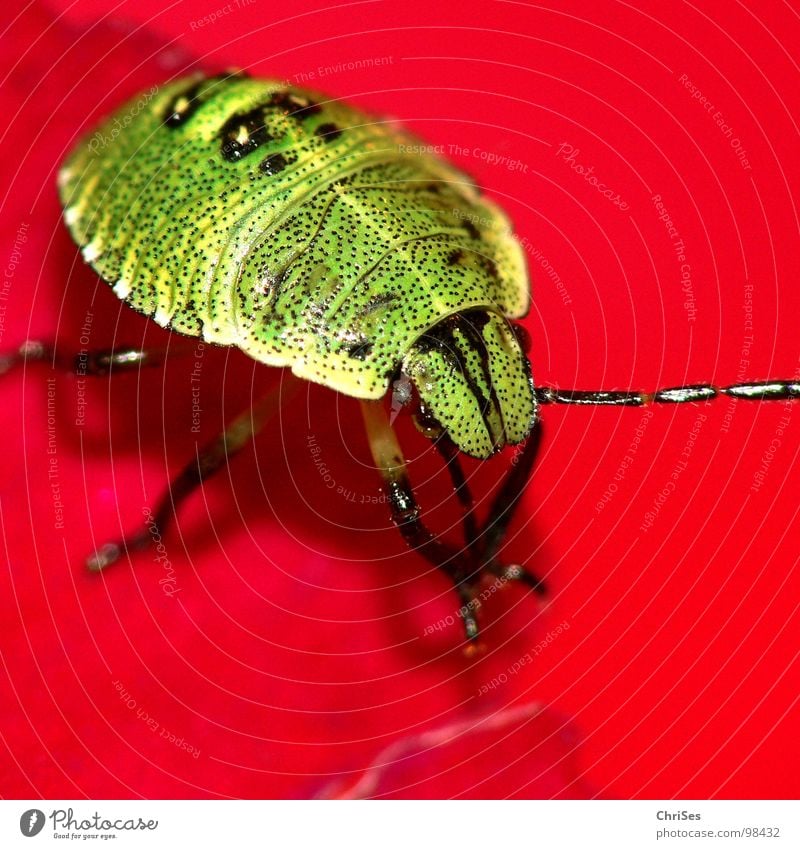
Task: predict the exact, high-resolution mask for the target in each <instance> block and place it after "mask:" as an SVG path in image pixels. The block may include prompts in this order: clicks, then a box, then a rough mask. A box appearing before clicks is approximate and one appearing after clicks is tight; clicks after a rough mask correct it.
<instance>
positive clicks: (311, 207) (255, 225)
mask: <svg viewBox="0 0 800 849" xmlns="http://www.w3.org/2000/svg"><path fill="white" fill-rule="evenodd" d="M141 103H142V100H140V99H139V98H134V99H133V100H132V101H131V102H130V103H128V104H126V105H124V106H123V107H122V108H121V109H119V110H118V112H117V113H115V115H112V116H111V117H110V118H109V119H108V121H107V122H105V123H104V124H102V125H101V126H100V127H99V128H98V130H97V133H95V134H93V135H91V136H87V137H86V138H84V139H83V140H81V142H79V143H78V145H77V146H76V147H75V149H74V150H73V151H72V152H71V153H70V155H69V157H68V159H67V160H66V162H65V163H64V165H63V167H62V170H61V172H60V175H59V187H60V193H61V199H62V202H63V204H64V207H65V220H66V222H67V225H68V227H69V229H70V231H71V233H72V235H73V237H74V238H75V240H76V242H77V243H78V244H79V245H80V246H81V248H82V250H83V256H84V258H85V260H86V261H87V262H88V263H89V264H90V265H91V266H92V268H94V269H95V270H96V271H97V273H98V274H99V275H100V276H101V277H103V278H104V279H105V280H107V281H108V282H109V283H110V284H111V285H112V286H113V288H114V291H115V292H116V294H117V295H118V296H119V297H120V298H122V299H123V300H124V301H125V302H126V303H128V304H129V305H130V306H131V307H133V308H134V309H136V310H138V311H140V312H142V313H144V314H145V315H148V316H151V317H152V318H154V319H155V321H156V322H158V323H159V324H160V325H161V326H162V327H167V328H169V329H171V330H174V331H176V332H178V333H184V334H187V335H190V336H200V337H202V338H203V339H205V340H206V341H208V342H212V343H216V344H221V345H234V346H236V347H238V348H240V349H242V350H243V351H245V352H246V353H247V354H249V355H250V356H251V357H253V358H254V359H256V360H259V361H261V362H264V363H268V364H271V365H280V366H289V367H291V369H292V371H293V372H294V373H295V374H297V375H299V376H300V377H303V378H306V379H308V380H313V381H316V382H318V383H323V384H325V385H327V386H330V387H331V388H333V389H336V390H338V391H340V392H343V393H346V394H348V395H352V396H355V397H358V398H372V399H375V398H380V397H382V396H383V395H384V394H385V393H386V391H387V388H388V387H389V384H390V381H391V380H392V379H393V378H394V377H395V376H397V374H398V372H399V371H400V370H401V369H402V370H404V371H405V372H406V373H408V374H409V376H410V377H411V378H412V379H413V380H414V382H415V384H416V385H417V388H418V390H419V394H420V397H421V399H422V400H423V402H424V404H425V406H426V408H427V409H428V411H429V412H430V413H431V414H433V415H434V416H435V417H436V418H437V419H438V421H439V422H440V423H441V424H442V425H443V426H444V427H446V428H447V429H448V430H449V431H450V432H451V435H452V436H453V438H454V440H455V441H456V443H457V444H458V445H459V447H460V448H461V449H462V450H464V451H466V452H467V453H470V454H473V455H475V456H481V457H483V456H488V455H489V454H490V453H491V452H492V450H494V449H496V448H497V447H500V446H501V445H502V444H504V442H505V441H509V442H516V441H519V440H520V439H523V438H524V437H525V435H526V434H527V433H528V431H529V429H530V427H531V424H532V422H533V419H534V417H535V414H536V410H535V403H534V399H533V392H532V388H531V381H530V374H529V368H528V364H527V360H526V359H525V356H524V354H523V353H522V351H521V350H520V348H519V345H518V344H517V341H516V338H515V337H514V335H513V333H512V332H511V330H510V329H509V326H508V324H507V322H506V321H505V319H504V318H503V317H504V316H505V317H509V318H513V317H519V316H521V315H523V314H524V313H525V312H526V310H527V308H528V297H529V296H528V282H527V275H526V271H525V263H524V259H523V256H522V252H521V250H520V247H519V244H518V243H517V241H516V240H515V239H514V238H513V236H512V234H511V231H510V227H509V223H508V220H507V218H506V217H505V215H504V214H503V213H502V212H501V211H500V210H499V209H498V207H497V206H495V205H494V204H493V203H491V202H490V201H488V200H486V199H485V198H482V197H481V196H480V194H479V192H478V191H477V189H476V188H475V187H474V185H473V184H472V182H471V181H470V179H469V178H468V177H467V176H466V175H464V174H463V173H461V172H460V171H458V170H456V169H455V168H453V167H452V166H451V165H449V164H448V163H447V162H444V161H442V160H441V159H438V158H436V157H433V156H430V155H427V154H425V153H420V152H419V141H418V140H417V139H415V138H413V137H411V136H408V135H406V134H405V133H403V132H400V131H398V130H397V128H396V127H395V126H394V125H392V124H390V123H386V122H382V121H380V120H377V119H374V118H372V117H370V116H368V115H366V114H365V113H363V112H361V111H358V110H355V109H353V108H351V107H349V106H346V105H344V104H341V103H338V102H336V101H331V100H329V99H327V98H325V97H324V96H322V95H319V94H316V93H313V92H308V91H305V90H302V89H297V88H292V87H287V86H286V85H285V84H283V83H280V82H278V81H274V80H266V79H253V78H250V77H247V76H245V75H243V74H229V75H220V76H214V77H204V76H202V75H199V74H198V75H194V76H192V77H189V78H184V79H180V80H177V81H175V82H172V83H170V84H168V85H165V86H163V87H162V88H161V89H159V90H158V92H157V93H156V94H155V96H153V97H152V98H151V99H149V101H147V102H146V104H145V105H144V107H143V108H142V107H141ZM120 126H122V127H123V129H122V130H121V131H119V127H120ZM115 129H116V132H115ZM99 140H102V141H99ZM460 313H465V314H466V317H467V318H470V317H472V316H474V317H479V318H476V319H475V320H472V321H469V322H468V323H469V324H470V325H472V324H476V326H478V327H479V333H478V334H477V336H476V335H475V334H474V333H472V334H468V338H467V337H465V336H464V335H463V332H462V330H458V329H457V330H456V331H455V335H453V334H444V335H443V333H442V332H440V330H441V328H442V327H443V326H444V325H442V322H443V320H445V319H447V318H448V317H451V316H454V315H456V314H460ZM489 316H491V319H490V320H489ZM426 335H428V336H430V337H431V338H433V339H434V342H435V344H433V345H431V344H429V342H430V340H428V343H426V342H425V339H424V337H425V336H426ZM445 336H446V338H445ZM450 340H455V341H456V342H457V343H458V344H457V346H456V348H453V346H452V341H450ZM487 358H488V359H487ZM487 380H491V383H492V385H487V384H486V381H487Z"/></svg>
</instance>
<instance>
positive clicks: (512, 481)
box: [5, 72, 800, 645]
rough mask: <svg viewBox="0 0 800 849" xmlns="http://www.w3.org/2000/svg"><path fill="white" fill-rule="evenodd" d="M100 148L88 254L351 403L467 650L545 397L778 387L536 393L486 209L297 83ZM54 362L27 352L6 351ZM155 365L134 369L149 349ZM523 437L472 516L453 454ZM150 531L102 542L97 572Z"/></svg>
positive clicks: (93, 369) (133, 296) (238, 94)
mask: <svg viewBox="0 0 800 849" xmlns="http://www.w3.org/2000/svg"><path fill="white" fill-rule="evenodd" d="M130 114H132V113H131V109H130V106H123V107H122V108H121V109H120V111H119V113H118V116H121V117H126V116H127V118H128V122H127V123H126V126H125V129H124V131H123V132H120V133H119V134H118V135H117V134H116V133H115V134H114V136H115V137H114V136H110V134H111V132H112V128H113V126H114V121H115V118H117V117H118V116H114V115H112V116H111V117H110V118H109V119H108V122H107V124H106V125H103V126H101V127H100V128H99V131H100V133H102V134H104V137H114V141H113V143H112V144H108V145H104V146H103V147H102V149H97V148H98V146H97V145H96V144H94V143H93V141H92V138H93V137H86V138H84V139H83V140H82V141H81V142H79V143H78V145H77V146H76V147H75V149H74V150H73V151H72V152H71V153H70V155H69V157H68V158H67V160H66V161H65V163H64V164H63V167H62V169H61V172H60V174H59V190H60V196H61V200H62V203H63V206H64V218H65V221H66V223H67V226H68V228H69V230H70V232H71V234H72V236H73V238H74V239H75V241H76V242H77V243H78V245H79V246H80V248H81V250H82V254H83V257H84V259H85V260H86V262H87V263H88V264H89V265H90V266H91V267H92V268H93V269H94V270H95V271H96V272H97V273H98V274H99V275H100V276H101V277H102V278H103V279H104V280H105V281H107V282H108V283H109V284H110V285H111V286H112V287H113V289H114V292H115V293H116V294H117V295H118V296H119V298H121V299H122V300H124V301H125V302H126V303H127V304H128V305H129V306H131V307H133V308H134V309H135V310H137V311H139V312H141V313H143V314H145V315H147V316H150V317H152V318H153V319H154V320H155V321H156V322H157V323H158V324H159V325H161V326H162V327H164V328H168V329H169V330H173V331H175V332H177V333H181V334H185V335H188V336H196V337H201V338H202V339H203V340H205V341H207V342H210V343H214V344H218V345H227V346H235V347H237V348H239V349H241V350H242V351H244V352H245V353H246V354H248V355H249V356H250V357H252V358H253V359H255V360H257V361H259V362H262V363H266V364H268V365H277V366H284V367H287V368H290V369H291V371H292V372H293V373H294V374H295V375H297V376H298V377H301V378H305V379H307V380H311V381H315V382H317V383H321V384H324V385H326V386H328V387H330V388H332V389H335V390H337V391H339V392H342V393H344V394H346V395H349V396H352V397H355V398H358V399H361V401H362V411H363V416H364V422H365V425H366V429H367V434H368V438H369V443H370V447H371V450H372V454H373V458H374V460H375V463H376V465H377V467H378V469H379V471H380V473H381V475H382V477H383V481H384V487H385V490H386V494H387V498H388V501H389V504H390V507H391V512H392V518H393V520H394V522H395V524H396V525H397V526H398V528H399V529H400V531H401V532H402V534H403V536H404V537H405V539H406V540H407V541H408V543H409V544H410V545H411V546H413V547H414V548H415V549H416V550H418V551H419V552H420V554H422V555H423V556H424V557H425V558H427V559H428V560H429V561H430V562H432V563H433V564H435V565H436V566H438V567H440V568H441V569H443V570H444V571H445V572H446V573H447V574H448V575H449V576H450V577H451V578H452V580H453V582H454V584H455V587H456V589H457V591H458V593H459V596H460V599H461V602H462V607H461V609H460V615H461V618H462V619H463V622H464V627H465V630H466V634H467V638H468V639H469V640H470V641H471V644H472V645H474V641H475V640H476V638H477V636H478V625H477V621H476V616H475V614H476V610H475V608H476V606H477V605H476V592H475V587H476V585H477V583H478V581H479V580H480V579H481V578H482V577H483V576H484V575H485V574H487V573H489V574H494V575H498V576H502V577H504V578H509V579H512V578H513V579H517V580H522V581H525V582H526V583H528V584H529V585H530V586H531V587H533V588H534V589H536V590H541V585H540V583H539V582H538V581H537V579H536V578H535V577H533V576H531V575H529V574H527V573H526V572H525V571H524V570H523V569H521V568H520V567H518V566H508V565H504V564H502V563H501V562H500V560H499V559H498V555H499V553H500V550H501V548H502V544H503V540H504V536H505V532H506V529H507V527H508V525H509V522H510V521H511V518H512V515H513V513H514V510H515V508H516V506H517V505H518V503H519V500H520V496H521V494H522V492H523V491H524V488H525V484H526V482H527V480H528V477H529V475H530V472H531V469H532V466H533V462H534V457H535V453H536V446H537V443H538V434H539V430H540V429H539V428H538V427H537V423H538V419H539V415H538V411H539V407H540V405H542V404H547V403H573V404H616V405H635V406H639V405H643V404H647V403H651V402H655V403H683V402H690V401H698V400H707V399H709V398H712V397H714V396H715V395H717V394H720V393H724V394H727V395H729V396H734V397H739V398H755V399H768V398H790V397H795V396H798V395H800V384H798V383H794V382H787V381H772V382H769V383H757V384H756V383H751V384H739V385H736V386H729V387H725V388H717V387H714V386H712V385H710V384H704V385H695V386H687V387H679V388H675V389H664V390H661V391H659V392H655V393H650V394H645V393H639V392H602V391H599V392H586V391H563V390H557V389H550V388H535V387H534V385H533V382H532V378H531V372H530V366H529V363H528V360H527V356H526V351H525V350H524V345H523V342H522V340H523V339H524V336H525V334H524V332H523V331H522V330H521V329H519V328H516V327H515V326H514V325H513V324H512V320H513V319H517V318H520V317H522V316H524V315H525V313H526V311H527V309H528V305H529V286H528V279H527V272H526V269H525V262H524V259H523V256H522V250H521V247H520V245H519V243H518V241H517V240H516V239H515V238H514V236H513V234H512V232H511V228H510V226H509V222H508V219H507V218H506V216H505V214H504V213H503V212H502V211H501V210H500V209H499V208H498V207H497V206H496V205H495V204H493V203H492V202H491V201H489V200H487V199H485V198H483V197H482V196H481V194H480V193H479V191H478V190H477V189H476V188H475V186H474V185H473V183H472V181H471V180H470V179H469V178H468V177H467V176H466V175H464V174H463V173H462V172H460V171H458V170H457V169H455V168H454V167H453V166H451V165H450V164H448V163H447V162H445V161H443V160H442V159H439V158H437V157H435V156H432V155H426V154H423V155H421V154H420V146H419V144H418V143H416V142H415V140H414V139H413V138H412V137H410V136H407V135H406V134H404V133H403V132H400V131H398V130H397V129H396V128H394V127H392V126H391V125H388V124H385V123H381V122H374V121H372V120H370V118H369V117H368V116H366V115H365V114H364V113H362V112H360V111H358V110H356V109H354V108H352V107H349V106H347V105H343V104H341V103H338V102H335V101H329V100H327V99H326V98H323V97H321V96H319V95H317V94H315V93H312V92H308V91H305V90H302V89H297V88H294V87H291V86H287V85H284V84H282V83H279V82H275V81H270V80H263V79H255V78H251V77H249V76H247V75H246V74H243V73H239V72H236V73H229V74H224V75H217V76H205V75H202V74H196V75H193V76H191V77H189V78H183V79H179V80H177V81H175V82H172V83H170V84H168V85H166V86H164V87H163V88H161V89H160V90H159V91H158V93H157V94H156V96H154V97H152V98H151V99H150V100H149V101H148V103H147V106H146V108H144V109H142V110H138V111H137V112H136V113H135V117H134V118H133V119H132V120H131V119H130ZM49 353H52V354H53V359H54V360H56V361H62V362H63V361H65V359H68V358H65V357H63V356H61V355H59V356H58V357H56V355H55V352H52V351H50V348H49V346H46V345H42V344H40V343H31V342H29V343H26V344H25V345H24V346H22V348H20V350H19V351H18V352H16V353H15V354H12V355H10V356H9V357H7V358H6V362H5V365H6V367H7V366H8V365H9V364H10V363H11V362H13V361H15V360H17V361H19V360H22V359H25V358H31V357H34V358H44V357H45V356H47V355H48V354H49ZM151 359H152V358H151ZM146 362H148V352H146V351H137V350H123V351H119V350H117V351H111V352H97V353H95V354H92V355H90V356H89V358H88V360H86V358H84V362H83V371H84V373H89V374H105V373H107V372H109V371H112V370H119V369H124V368H129V367H139V366H140V365H142V364H144V363H146ZM393 387H401V389H402V391H398V390H397V389H395V397H396V399H397V398H398V397H399V398H400V400H401V401H402V402H403V403H405V404H406V406H408V407H409V408H410V409H411V411H412V413H413V415H414V416H415V420H416V421H417V424H418V426H419V428H420V429H421V430H422V432H423V433H425V434H426V435H427V436H429V437H430V438H432V439H434V440H435V444H436V447H437V448H438V449H439V451H440V453H441V454H442V456H443V457H444V459H445V460H446V462H447V467H448V470H449V471H450V474H451V477H452V480H453V484H454V486H455V488H456V491H457V493H458V497H459V499H460V501H461V503H462V505H463V508H464V509H463V525H464V537H465V540H464V544H463V545H455V544H450V543H447V542H445V541H443V540H442V539H440V538H439V537H438V536H437V535H435V534H434V533H433V532H432V531H430V530H429V529H428V528H427V527H426V526H425V524H424V523H423V521H422V520H421V515H420V509H419V506H418V504H417V501H416V499H415V497H414V494H413V491H412V489H411V486H410V484H409V481H408V477H407V474H406V469H405V463H404V460H403V456H402V453H401V450H400V447H399V444H398V441H397V439H396V437H395V434H394V431H393V429H392V426H391V422H390V419H389V416H388V413H387V411H386V409H385V405H384V403H383V401H384V399H385V397H386V396H387V394H391V393H392V389H393ZM265 415H266V405H264V404H259V405H257V406H256V407H254V408H253V410H252V411H249V412H248V413H247V414H245V415H243V416H240V417H239V418H238V419H236V420H235V421H234V422H233V423H232V424H231V425H230V426H229V427H228V429H227V430H226V431H225V432H224V433H223V434H221V435H220V437H219V438H218V439H217V440H216V441H214V442H213V443H212V444H210V445H209V446H208V447H207V448H206V450H205V451H204V452H203V453H202V454H201V456H200V458H199V462H195V463H193V464H191V465H190V466H188V467H187V468H186V469H185V470H184V471H183V473H181V475H180V476H179V477H178V478H177V479H176V480H175V481H173V483H172V484H171V486H170V489H169V491H168V492H167V494H166V495H165V497H164V499H163V500H162V502H161V504H160V505H159V507H158V508H157V510H156V511H155V514H154V515H155V521H156V523H157V524H158V525H159V526H162V527H163V525H164V524H166V523H167V522H168V521H169V518H170V516H171V515H172V514H173V505H175V504H177V503H178V502H180V501H181V500H182V499H183V498H185V497H186V495H187V494H188V493H189V492H191V491H192V489H193V488H195V487H196V486H198V485H199V484H200V483H201V482H202V481H203V480H204V479H205V478H207V477H208V476H209V475H210V474H212V473H213V472H215V471H216V470H218V469H219V468H221V467H223V466H224V464H225V462H226V461H227V459H228V458H229V457H230V456H231V454H232V453H234V452H235V451H236V450H237V449H238V448H240V447H241V446H242V445H244V444H246V442H247V441H248V440H249V438H250V437H251V436H252V434H253V433H254V431H255V430H256V429H257V428H258V427H259V425H260V424H261V423H262V422H263V420H264V417H265ZM518 443H524V446H523V447H522V448H521V449H520V450H519V452H518V455H517V457H516V458H515V462H514V464H513V465H512V466H511V468H510V470H509V471H508V473H507V476H506V478H505V480H504V481H503V483H502V484H501V486H500V488H499V490H498V493H497V495H496V496H495V498H494V500H493V503H492V504H491V505H490V510H489V514H488V518H487V519H486V520H485V521H484V522H482V523H479V522H478V521H477V520H476V518H475V517H474V515H473V509H472V508H473V501H472V496H471V495H470V493H469V489H468V486H467V484H466V480H465V478H464V475H463V472H462V470H461V467H460V465H459V453H464V454H467V455H470V456H472V457H476V458H479V459H487V458H489V457H490V456H491V455H493V454H494V453H495V452H497V451H498V450H499V449H501V448H502V447H503V446H504V445H507V444H518ZM150 540H151V535H150V533H149V531H147V530H142V531H139V532H138V533H136V534H133V535H132V536H131V537H129V538H126V539H124V540H121V541H119V542H116V543H109V544H106V545H104V546H102V547H101V548H100V550H99V551H97V552H96V553H95V555H93V557H91V558H90V560H89V566H90V568H92V569H95V570H99V569H102V568H104V567H105V566H107V565H109V564H111V563H113V562H114V561H115V560H117V559H118V558H119V557H120V556H121V555H122V554H123V553H124V552H125V551H127V550H133V549H135V548H139V547H142V546H144V545H146V544H147V543H148V542H149V541H150Z"/></svg>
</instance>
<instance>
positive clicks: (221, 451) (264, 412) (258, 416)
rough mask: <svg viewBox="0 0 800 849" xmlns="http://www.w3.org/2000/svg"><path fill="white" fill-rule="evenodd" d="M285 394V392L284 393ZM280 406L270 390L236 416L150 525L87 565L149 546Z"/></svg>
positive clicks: (173, 485)
mask: <svg viewBox="0 0 800 849" xmlns="http://www.w3.org/2000/svg"><path fill="white" fill-rule="evenodd" d="M284 396H285V393H284ZM277 406H278V393H270V394H269V395H267V396H265V398H263V399H262V400H261V401H259V402H258V403H257V404H255V405H254V406H253V407H251V408H250V409H249V410H247V411H246V412H244V413H242V414H241V415H240V416H238V417H237V418H235V419H234V420H233V421H232V422H231V423H230V424H229V425H228V427H226V428H225V430H224V431H223V432H222V433H221V434H220V435H219V436H218V437H216V439H214V440H213V441H211V442H209V443H208V444H207V445H206V446H205V447H204V448H203V449H202V450H200V451H199V452H198V454H197V457H196V458H195V459H194V460H192V461H191V462H190V463H187V464H186V466H184V468H183V469H182V470H181V472H180V473H179V474H178V475H177V477H175V478H174V479H173V480H172V481H171V482H170V484H169V486H168V488H167V491H166V492H165V493H164V495H162V497H161V499H160V501H159V502H158V504H157V506H156V509H155V510H154V511H153V513H152V516H151V518H150V520H149V521H148V522H147V524H146V525H145V526H144V527H143V528H140V529H139V530H138V531H136V532H135V533H133V534H131V535H130V536H126V537H124V538H123V539H121V540H119V541H118V542H108V543H105V544H104V545H101V546H100V547H99V548H98V549H97V551H96V552H95V553H94V554H93V555H92V556H90V557H89V558H87V560H86V566H87V568H88V569H90V570H91V571H92V572H99V571H100V570H101V569H105V568H106V567H107V566H110V565H111V564H112V563H115V562H116V561H117V560H119V559H120V558H121V557H122V556H123V555H124V554H126V553H127V552H133V551H138V550H140V549H143V548H146V547H147V545H148V544H149V543H150V542H152V540H153V536H154V535H155V534H156V533H157V534H163V532H164V529H165V528H166V527H168V525H169V524H170V523H171V522H173V521H174V519H175V516H176V513H177V510H178V507H179V506H180V504H181V503H182V502H183V501H185V500H186V499H187V498H188V497H189V496H190V495H191V494H192V493H193V492H194V491H195V490H196V489H197V488H198V487H199V486H200V485H201V484H202V483H203V481H205V480H207V479H208V478H210V477H211V476H212V475H213V474H214V473H215V472H218V471H219V470H220V469H222V468H224V467H225V466H226V465H227V464H228V461H229V460H230V459H231V457H233V456H234V455H235V454H236V453H237V452H238V451H240V450H241V449H242V448H244V446H245V445H247V443H248V442H249V441H250V440H251V438H252V437H253V436H254V435H255V434H257V433H258V431H259V430H261V428H262V427H263V426H264V424H265V422H266V421H267V419H268V418H269V416H270V414H271V413H272V412H273V411H274V410H275V409H276V408H277Z"/></svg>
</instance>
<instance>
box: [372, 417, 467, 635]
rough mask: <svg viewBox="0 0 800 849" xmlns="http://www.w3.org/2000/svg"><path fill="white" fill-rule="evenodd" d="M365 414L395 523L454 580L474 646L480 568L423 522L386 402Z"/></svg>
mask: <svg viewBox="0 0 800 849" xmlns="http://www.w3.org/2000/svg"><path fill="white" fill-rule="evenodd" d="M361 411H362V414H363V416H364V424H365V426H366V429H367V437H368V439H369V445H370V450H371V451H372V457H373V459H374V461H375V465H376V466H377V467H378V471H379V472H380V474H381V477H382V478H383V481H384V484H385V485H386V492H387V495H388V497H389V506H390V509H391V514H392V521H393V522H394V524H395V525H396V526H397V529H398V530H399V531H400V533H401V534H402V535H403V538H404V539H405V540H406V542H407V543H408V544H409V545H410V546H411V547H412V548H414V549H416V550H417V551H418V552H419V553H420V554H421V555H422V556H423V557H424V558H425V559H426V560H427V561H428V562H429V563H431V564H433V565H434V566H436V567H437V568H439V569H441V570H442V571H443V572H444V573H445V574H446V575H447V576H448V577H449V578H450V579H451V580H452V581H453V583H454V585H455V588H456V592H458V595H459V598H460V599H461V602H462V605H461V608H460V610H459V615H460V616H461V619H462V621H463V623H464V631H465V633H466V636H467V639H468V640H470V642H471V643H472V644H473V645H474V644H475V643H476V642H477V639H478V620H477V618H476V616H475V607H476V599H475V589H474V586H475V580H476V579H477V577H478V575H479V572H480V567H479V566H477V565H476V564H475V562H474V561H473V560H472V558H471V556H470V553H469V549H467V548H465V549H462V550H461V551H459V550H457V549H455V548H453V547H452V546H450V545H448V544H447V543H445V542H443V541H442V540H440V539H438V538H437V537H436V536H435V535H434V534H433V533H432V531H431V530H430V529H429V528H428V527H427V526H426V525H425V524H424V523H423V522H422V520H421V519H420V514H421V512H422V511H421V510H420V508H419V505H418V504H417V500H416V498H415V497H414V492H413V490H412V488H411V484H410V482H409V480H408V473H407V471H406V463H405V459H404V458H403V452H402V450H401V448H400V443H399V442H398V441H397V436H396V435H395V432H394V430H393V428H392V426H391V424H390V423H389V419H388V417H387V415H386V411H385V410H384V409H383V404H382V402H381V401H362V402H361Z"/></svg>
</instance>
